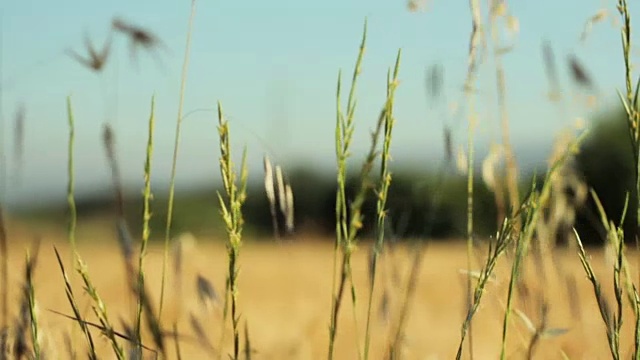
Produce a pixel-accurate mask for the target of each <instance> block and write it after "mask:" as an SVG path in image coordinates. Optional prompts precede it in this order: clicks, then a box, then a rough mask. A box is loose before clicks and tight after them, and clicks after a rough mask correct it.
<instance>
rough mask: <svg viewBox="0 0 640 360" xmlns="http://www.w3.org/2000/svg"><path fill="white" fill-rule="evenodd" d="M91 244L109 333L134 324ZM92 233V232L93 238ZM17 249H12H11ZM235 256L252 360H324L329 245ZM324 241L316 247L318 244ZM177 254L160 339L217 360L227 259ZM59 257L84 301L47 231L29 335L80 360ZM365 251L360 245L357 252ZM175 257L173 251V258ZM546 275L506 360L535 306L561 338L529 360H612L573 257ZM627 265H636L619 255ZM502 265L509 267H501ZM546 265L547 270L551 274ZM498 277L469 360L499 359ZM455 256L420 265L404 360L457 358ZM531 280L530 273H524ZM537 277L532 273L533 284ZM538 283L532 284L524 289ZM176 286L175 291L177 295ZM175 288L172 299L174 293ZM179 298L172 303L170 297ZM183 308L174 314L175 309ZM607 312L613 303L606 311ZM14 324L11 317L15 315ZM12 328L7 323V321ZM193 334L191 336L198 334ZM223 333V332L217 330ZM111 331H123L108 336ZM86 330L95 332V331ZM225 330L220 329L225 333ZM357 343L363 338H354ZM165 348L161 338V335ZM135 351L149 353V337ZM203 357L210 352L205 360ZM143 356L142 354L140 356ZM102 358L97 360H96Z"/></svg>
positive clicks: (517, 348)
mask: <svg viewBox="0 0 640 360" xmlns="http://www.w3.org/2000/svg"><path fill="white" fill-rule="evenodd" d="M95 228H96V229H95V230H96V231H95V232H94V236H91V235H90V234H91V229H90V228H83V229H82V231H80V233H82V234H84V236H83V239H82V241H79V244H78V251H79V253H80V254H81V256H82V258H83V260H84V261H85V263H86V264H87V266H88V271H89V274H90V275H91V277H92V280H93V283H94V285H95V286H96V288H97V290H98V292H99V293H100V295H101V297H102V299H103V301H104V302H105V304H106V306H107V308H108V312H109V315H110V317H111V319H112V321H113V323H114V324H119V319H130V318H131V317H132V315H131V314H133V312H134V306H135V298H134V297H132V296H131V295H130V291H129V289H128V288H127V281H126V280H125V279H126V276H127V275H126V271H125V267H124V263H123V261H122V256H121V253H120V251H119V249H118V247H117V244H116V243H115V240H114V238H111V237H110V236H109V235H110V234H109V231H108V229H100V227H99V226H95ZM99 229H100V230H99ZM9 230H10V234H13V233H15V234H17V235H16V236H15V237H13V241H12V244H13V245H12V246H11V247H10V251H11V252H10V268H11V270H12V271H11V279H10V280H11V284H12V286H11V287H10V288H11V290H12V291H11V293H10V298H11V299H12V300H14V301H15V302H14V303H15V304H19V303H20V285H21V283H22V281H23V279H22V277H23V275H22V273H23V270H22V269H23V267H24V254H25V250H26V248H27V247H28V246H29V238H30V237H31V238H33V234H30V232H29V231H28V230H26V229H25V228H24V227H19V226H13V227H10V229H9ZM19 237H21V238H19ZM250 240H251V239H248V241H247V242H246V243H245V245H244V247H243V262H242V266H241V273H240V274H241V275H240V280H239V282H240V289H241V290H240V293H239V305H240V308H241V309H242V310H241V323H243V324H244V323H245V320H246V321H247V324H248V331H249V338H250V346H251V349H252V352H253V358H255V359H323V358H325V357H326V356H327V342H328V316H327V314H328V313H329V311H330V296H331V295H330V294H331V276H330V274H331V270H332V258H333V257H332V254H333V247H332V245H331V242H330V241H326V240H327V239H318V238H313V237H311V236H300V237H298V238H295V239H293V240H292V241H290V242H283V243H274V242H273V241H271V242H270V241H263V242H251V241H250ZM323 240H324V241H323ZM176 241H177V242H176V243H180V244H182V257H183V261H184V267H183V271H182V276H181V280H178V279H176V276H175V272H172V273H171V274H170V275H169V279H168V281H169V287H168V289H169V290H168V293H167V304H166V309H165V313H164V315H163V324H164V326H163V327H164V329H165V330H166V331H167V332H170V329H172V324H173V323H174V321H175V320H176V319H178V320H179V321H178V333H179V334H180V335H179V336H180V339H181V340H180V344H181V345H180V347H181V349H180V350H181V352H182V357H183V358H184V359H195V358H217V357H218V355H219V353H218V350H219V349H218V346H219V343H220V334H221V328H222V313H221V311H222V310H221V309H222V303H220V302H219V301H220V298H221V295H222V294H223V289H224V281H225V271H226V269H227V259H226V256H227V254H226V250H225V247H224V245H223V243H222V242H221V241H216V239H195V238H194V237H193V236H190V235H189V234H184V235H183V236H181V237H179V240H176ZM54 245H55V246H56V247H57V248H58V250H59V251H60V254H61V255H62V257H63V260H64V263H65V267H66V268H67V272H69V273H70V274H71V278H72V281H71V282H72V284H73V287H74V290H75V292H76V294H81V293H82V283H81V281H80V279H79V278H78V276H77V275H76V274H74V273H72V272H71V271H70V270H71V269H73V267H72V263H71V261H70V260H71V253H70V249H69V247H68V246H67V245H66V240H65V238H64V234H63V233H62V232H60V233H59V234H56V232H54V231H50V232H49V233H46V234H44V236H43V238H42V243H41V248H40V253H39V257H38V263H37V267H36V269H35V276H34V287H35V289H36V294H35V296H36V299H37V303H36V308H37V312H38V320H39V326H40V328H41V329H42V331H41V334H43V335H42V337H41V343H42V347H43V354H44V355H46V356H47V358H50V359H52V358H66V357H67V356H68V355H69V346H70V345H69V344H72V345H71V346H73V347H76V346H77V347H78V348H77V349H76V351H79V352H78V354H79V358H83V356H82V352H81V349H83V348H84V346H85V344H84V343H83V338H82V337H81V333H80V331H79V330H78V329H79V328H78V326H77V323H76V322H74V321H73V320H70V319H67V318H64V317H62V316H61V315H59V314H56V313H54V312H52V311H51V310H54V311H57V312H61V313H64V314H68V315H71V314H72V312H71V309H70V307H69V304H68V302H67V299H66V297H65V293H64V286H63V279H62V275H61V271H60V268H59V266H58V264H57V262H56V260H55V259H56V257H55V254H54V251H53V246H54ZM367 246H368V245H367V244H364V243H363V244H361V247H362V248H363V249H364V250H366V247H367ZM174 252H175V248H174ZM558 252H559V253H558V254H557V257H556V260H555V261H556V263H560V265H561V266H560V267H558V268H557V270H558V271H556V270H554V269H556V267H554V266H548V267H547V270H548V272H547V274H548V276H547V278H548V281H549V282H548V283H547V285H546V286H544V287H543V286H542V285H541V284H540V274H539V273H536V274H534V273H530V274H528V275H529V276H527V278H528V279H529V280H528V281H527V282H526V284H527V287H526V288H527V289H528V291H527V294H525V293H521V294H520V295H521V296H519V297H517V299H516V305H515V307H514V308H515V309H516V311H517V313H518V314H525V315H524V317H522V316H515V317H512V318H511V319H512V324H511V327H510V333H509V356H508V358H510V359H518V358H526V351H525V350H526V349H527V348H528V346H529V343H530V341H531V339H532V336H533V333H532V332H530V330H529V329H528V327H527V324H526V321H527V320H525V319H529V321H531V322H533V324H532V325H533V326H534V327H535V326H536V324H537V322H539V321H540V316H539V312H540V303H539V302H538V299H539V297H540V296H542V295H543V294H544V296H546V298H547V302H548V303H549V313H548V328H550V329H551V328H553V329H564V330H567V332H566V333H563V334H560V335H557V336H553V337H551V338H542V339H541V340H540V345H539V348H538V349H537V350H536V352H535V356H534V358H537V359H561V358H563V356H567V357H569V358H571V359H606V358H609V356H610V353H609V349H608V347H607V340H606V336H605V328H604V325H603V322H602V319H601V318H600V315H599V313H598V307H597V304H596V302H595V298H594V296H593V288H592V286H591V284H590V283H589V281H588V280H587V279H586V277H585V275H584V270H583V269H582V268H581V265H580V263H579V260H578V257H577V255H576V254H575V253H572V252H570V251H569V250H566V251H561V250H558ZM588 252H589V254H590V255H591V256H592V263H593V265H594V268H595V270H596V273H597V275H598V276H599V278H600V279H601V281H602V284H603V288H604V291H605V294H607V295H608V296H611V297H610V299H613V297H612V293H613V292H612V289H613V287H612V282H611V281H610V280H609V279H612V273H611V270H610V269H611V267H610V266H608V265H606V264H605V258H604V254H603V251H601V250H600V249H590V250H588ZM367 254H368V252H367V251H358V252H357V253H356V255H354V256H355V258H354V263H353V264H352V265H353V271H354V281H355V282H356V284H357V289H358V290H359V292H361V293H359V294H358V295H359V298H360V299H364V298H365V297H364V294H365V291H366V289H367V288H368V270H367V268H368V257H367ZM389 254H391V253H389V252H387V253H385V255H384V256H383V260H382V261H383V266H382V269H381V274H382V275H381V276H380V277H379V278H378V279H379V282H378V283H377V284H376V297H375V301H374V308H375V310H374V312H373V327H372V343H371V344H372V345H371V347H372V351H371V354H370V356H373V358H382V357H383V355H384V354H385V350H386V347H387V345H388V341H389V337H390V335H391V334H393V331H394V328H395V327H396V324H397V317H398V310H399V306H400V304H399V300H400V299H401V298H403V294H404V289H405V287H406V283H407V274H408V270H409V266H410V263H411V261H410V257H409V256H408V255H409V248H407V247H401V246H399V247H398V248H396V249H395V251H394V252H393V256H391V255H389ZM627 256H628V258H630V259H634V258H635V254H634V253H632V252H630V253H628V255H627ZM504 260H507V258H505V259H504ZM549 264H551V262H550V263H549ZM505 265H508V264H507V263H506V262H505V261H502V262H501V263H500V264H499V265H498V268H497V271H496V277H495V279H493V280H494V281H492V282H491V283H490V285H489V286H487V288H486V289H485V291H486V294H485V297H484V300H483V303H482V305H481V307H480V310H479V312H478V313H477V315H476V316H475V317H474V322H473V336H474V338H473V341H474V358H475V359H495V358H497V357H498V355H499V353H500V340H501V330H502V319H503V316H504V305H503V304H504V302H505V299H506V288H507V286H508V275H509V274H508V268H507V267H506V266H505ZM465 266H466V252H465V246H464V244H463V243H462V242H460V243H455V242H454V243H437V242H436V243H430V244H429V245H427V246H426V247H425V248H424V250H423V261H422V265H421V270H420V275H419V277H418V280H417V284H416V292H415V296H414V298H413V300H412V303H411V310H410V311H411V313H410V318H409V320H408V322H407V325H406V330H405V337H404V340H403V342H402V344H403V351H402V354H403V358H405V359H450V358H452V357H454V356H455V353H456V349H457V345H458V342H459V341H460V324H461V323H462V321H463V316H464V312H465V311H466V305H465V301H464V300H465V291H466V287H465V286H466V275H465V272H464V271H462V270H463V269H465ZM161 267H162V247H161V246H151V248H150V249H149V253H148V256H147V258H146V262H145V269H146V276H147V284H148V286H149V289H150V292H151V294H152V297H153V299H157V298H158V289H159V288H160V278H161V276H160V275H161V271H160V270H161ZM532 269H533V268H532ZM537 271H538V270H535V272H537ZM198 275H201V276H203V277H204V278H206V279H208V280H209V281H210V282H211V284H212V285H213V286H214V288H215V290H216V291H217V296H218V297H217V300H218V301H213V302H210V303H207V302H202V301H200V297H199V292H198V289H197V285H196V278H197V276H198ZM534 278H535V279H538V280H531V279H534ZM571 278H573V279H575V285H576V286H575V289H573V288H572V287H571V286H568V285H567V284H568V282H567V279H571ZM178 284H180V285H178ZM179 286H180V287H181V290H179ZM179 291H182V296H180V295H179V293H178V292H179ZM385 291H386V292H387V294H388V302H387V304H388V305H387V306H383V304H382V301H381V299H382V295H383V293H384V292H385ZM78 298H79V299H81V301H80V303H81V309H82V310H83V311H85V314H86V315H87V318H86V320H88V321H95V318H94V317H93V316H92V314H91V310H90V308H89V306H88V305H89V298H88V296H86V295H85V294H82V295H80V296H78ZM177 298H181V299H182V302H181V303H180V304H179V303H177V302H176V300H177ZM612 301H613V300H612ZM11 310H12V316H17V310H18V309H17V306H15V307H14V308H13V309H11ZM356 314H357V316H358V319H359V320H360V324H362V321H363V319H365V315H366V304H365V301H360V302H359V304H358V308H357V312H356ZM625 316H626V319H627V321H626V322H625V325H624V327H623V331H622V334H621V336H622V347H621V348H622V351H623V354H624V353H626V352H630V351H631V350H632V345H633V344H632V342H631V340H632V338H633V336H632V335H633V314H632V313H631V312H630V311H629V312H628V313H625ZM192 318H196V319H197V323H198V324H199V325H200V326H201V328H202V330H203V332H204V334H206V337H207V339H208V341H209V342H210V344H209V345H205V343H203V342H202V340H199V339H198V336H197V332H196V331H195V329H194V324H193V320H192ZM12 320H13V319H12ZM353 324H354V322H353V312H352V310H351V305H350V303H349V302H348V303H346V305H345V307H344V310H343V311H342V313H341V318H340V321H339V332H340V334H341V336H339V337H338V339H337V343H336V349H335V351H336V354H335V355H336V358H338V359H357V358H358V353H357V349H358V348H361V347H362V336H360V337H361V338H360V339H359V342H358V344H359V345H358V346H356V341H358V339H356V336H355V332H356V329H355V328H354V326H353ZM196 326H197V325H196ZM227 327H230V325H229V326H227ZM115 328H116V330H120V331H122V329H123V327H122V326H120V325H115ZM94 330H95V329H94ZM227 330H230V329H227ZM359 331H360V335H362V329H360V330H359ZM95 333H96V339H99V340H97V342H96V348H97V350H98V352H99V354H100V355H101V356H104V358H109V356H112V354H111V349H110V347H109V345H108V342H107V341H106V340H105V339H104V338H99V337H98V331H95ZM167 336H171V335H167ZM144 341H145V342H150V339H149V338H148V337H146V338H145V340H144ZM231 345H232V344H231V339H230V336H227V337H226V340H225V342H224V347H223V352H222V353H223V358H224V357H226V355H224V354H226V353H228V352H230V351H231ZM169 346H170V347H169V350H168V355H169V358H176V357H175V352H174V351H173V348H172V346H173V345H172V344H169ZM208 346H212V347H213V348H214V349H215V350H213V351H212V350H211V349H208ZM147 355H148V356H151V353H147ZM101 358H102V357H101Z"/></svg>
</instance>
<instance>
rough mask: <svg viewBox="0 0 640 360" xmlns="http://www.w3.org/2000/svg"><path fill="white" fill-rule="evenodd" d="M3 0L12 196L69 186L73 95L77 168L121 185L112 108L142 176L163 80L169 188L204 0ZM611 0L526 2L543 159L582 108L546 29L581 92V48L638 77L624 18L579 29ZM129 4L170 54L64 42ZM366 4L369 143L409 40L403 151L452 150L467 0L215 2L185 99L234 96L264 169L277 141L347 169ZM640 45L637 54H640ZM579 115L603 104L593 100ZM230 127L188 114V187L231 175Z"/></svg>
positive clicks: (230, 102)
mask: <svg viewBox="0 0 640 360" xmlns="http://www.w3.org/2000/svg"><path fill="white" fill-rule="evenodd" d="M483 6H485V2H483ZM631 6H632V9H631V11H632V17H634V18H635V19H639V20H637V22H638V23H639V24H640V7H638V6H637V4H635V3H633V2H631ZM0 7H1V12H2V13H1V16H2V20H1V21H0V23H1V24H2V25H1V27H2V28H1V30H2V40H3V41H2V54H1V56H2V57H1V60H2V63H1V68H2V76H1V81H2V85H3V93H2V101H3V107H2V109H3V115H4V122H5V124H4V129H5V134H3V136H4V140H5V141H4V143H5V145H4V146H5V149H6V151H7V153H6V154H7V160H8V166H9V167H8V169H9V172H10V173H11V172H12V169H13V168H14V166H13V164H12V163H11V157H12V153H11V148H12V146H13V145H12V135H11V129H12V127H13V125H12V122H13V117H14V115H13V114H14V112H15V111H16V108H17V106H18V104H20V103H24V105H25V107H26V109H27V117H26V129H25V130H26V131H25V133H26V138H25V144H26V146H25V158H24V160H25V163H24V172H23V178H22V180H21V181H20V182H9V184H8V185H9V189H10V191H9V193H8V194H7V197H8V198H7V199H8V201H9V202H11V203H15V202H19V201H25V200H29V199H33V198H34V197H36V196H45V197H56V198H58V197H60V196H62V195H63V194H64V191H65V183H66V151H67V150H66V146H67V145H66V144H67V131H68V130H67V122H66V121H67V120H66V105H65V101H66V97H67V96H68V95H71V96H72V101H73V104H74V109H75V118H76V124H77V128H76V139H77V143H76V169H77V181H78V186H79V188H80V189H81V190H83V189H84V190H87V189H91V188H100V187H107V186H109V173H108V171H107V168H106V163H105V156H104V151H103V149H102V147H101V144H100V132H101V128H102V124H103V123H104V122H105V121H110V122H111V124H113V126H114V127H115V130H116V136H117V145H118V155H119V158H120V161H121V166H122V171H123V173H124V178H125V180H126V182H127V183H128V184H129V185H132V186H139V184H141V182H142V168H143V161H144V150H145V145H146V144H145V142H146V137H147V119H148V117H149V110H150V99H151V96H152V95H154V94H155V96H156V121H157V125H156V133H155V137H156V150H155V164H154V167H153V172H154V177H153V179H154V181H156V184H158V186H160V187H159V188H157V189H156V191H158V192H164V191H165V187H164V184H166V180H167V179H168V176H169V170H170V162H171V155H172V151H173V137H174V130H175V121H176V117H177V105H178V90H179V85H180V73H181V66H182V59H183V52H184V45H185V36H186V29H187V20H188V16H189V11H190V2H189V1H187V0H183V1H151V0H137V1H124V0H111V1H100V2H98V1H89V0H62V1H55V2H52V1H51V2H50V1H35V0H23V1H4V2H2V4H1V5H0ZM603 8H604V9H607V10H608V11H609V13H610V15H612V17H615V18H618V14H617V12H616V9H615V4H614V2H613V1H606V2H603V1H596V0H563V1H552V0H540V1H535V2H511V4H510V11H511V13H512V14H513V15H514V16H516V17H517V18H518V20H519V22H520V33H519V35H518V36H517V40H516V45H515V49H514V50H513V51H512V52H511V53H510V54H508V55H506V56H505V57H504V60H503V61H504V65H505V70H506V77H507V88H508V94H507V102H508V104H509V105H508V106H509V108H508V109H509V115H510V117H511V124H512V125H511V126H512V137H513V142H514V143H515V144H516V148H517V149H518V150H519V153H522V156H527V157H528V158H530V159H535V158H540V159H543V157H544V155H545V154H546V151H547V148H548V146H549V143H550V141H551V139H552V136H553V134H555V133H557V131H558V130H559V129H561V128H562V127H563V126H567V125H568V124H569V123H570V120H571V117H567V118H562V117H560V115H559V113H558V112H557V111H556V110H555V108H554V107H553V105H552V104H550V103H549V102H548V101H546V99H545V92H546V91H547V85H546V83H547V82H546V78H545V75H544V68H543V64H542V60H541V59H542V57H541V52H540V47H541V43H542V41H543V39H549V40H550V41H551V43H552V45H553V48H554V50H555V51H556V56H557V60H558V66H559V68H560V70H561V71H562V72H563V77H562V80H563V86H564V89H565V90H566V91H567V93H566V94H565V95H566V96H567V97H570V96H571V94H572V93H571V91H572V90H571V89H572V88H571V87H570V86H569V83H568V81H567V80H568V76H566V69H567V67H566V65H565V64H566V62H565V59H566V56H567V55H568V54H570V53H576V54H577V55H578V56H579V57H580V59H581V60H582V61H583V63H584V64H585V65H586V67H587V68H588V69H589V71H590V73H591V74H592V75H593V76H594V78H595V79H596V82H597V84H598V87H599V89H600V91H601V93H602V94H603V97H602V104H603V106H607V105H610V104H612V103H614V101H615V89H621V88H622V86H623V69H622V61H621V60H622V58H621V50H620V47H621V45H620V35H619V31H618V29H617V28H615V27H614V26H613V25H612V24H611V21H610V20H607V21H604V22H601V23H599V24H596V25H595V26H594V28H593V30H592V33H591V35H590V36H589V38H588V39H587V41H586V43H580V42H579V37H580V33H581V32H582V29H583V27H584V23H585V21H586V20H587V19H588V18H589V17H591V16H592V15H594V14H595V13H596V12H597V11H598V10H600V9H603ZM114 16H120V17H122V18H124V19H126V20H129V21H131V22H132V23H134V24H137V25H140V26H142V27H145V28H147V29H149V30H151V31H153V32H154V33H155V34H156V35H157V36H158V37H160V38H161V39H162V41H163V43H164V44H165V45H166V50H162V49H161V50H160V52H159V54H160V56H158V57H154V56H153V54H151V55H150V54H147V53H145V52H140V53H139V56H138V65H137V66H135V65H134V64H132V63H131V61H130V58H129V53H128V44H127V43H126V40H125V39H123V38H120V37H118V38H115V42H114V47H113V49H112V50H113V54H112V55H114V56H113V58H112V59H110V62H109V63H108V65H107V67H106V69H105V72H104V73H102V74H100V75H97V74H94V73H91V72H89V71H87V70H86V69H85V68H82V67H80V66H79V65H78V64H77V63H75V62H74V61H73V60H71V59H70V58H69V57H68V56H67V55H66V54H65V53H64V51H65V50H66V49H74V50H76V51H78V52H82V45H83V36H84V34H85V33H87V34H89V35H90V37H91V38H92V39H93V41H94V42H95V43H96V45H97V46H100V45H101V44H102V42H103V41H104V39H105V38H106V35H107V32H108V29H109V25H110V22H111V19H112V18H113V17H114ZM365 17H367V18H368V21H369V32H368V46H367V52H366V55H365V59H364V64H363V74H362V78H361V82H360V86H359V90H358V93H357V96H358V100H359V101H358V106H359V110H358V113H357V118H356V121H357V123H356V131H357V134H356V136H355V140H356V141H355V144H354V153H355V154H356V158H357V156H358V155H360V154H361V153H362V151H364V150H365V149H366V147H367V146H368V136H369V135H368V131H369V130H370V129H371V127H372V126H373V122H374V121H375V118H376V115H377V113H378V112H379V109H380V107H381V105H382V103H383V100H384V94H385V79H386V71H387V68H388V67H389V66H391V65H393V61H394V59H395V56H396V52H397V50H398V48H402V51H403V58H402V64H401V69H400V78H401V85H400V88H399V89H398V92H397V99H396V115H397V123H396V129H395V136H394V144H393V149H392V151H393V152H394V153H395V156H394V160H395V163H396V165H402V164H403V163H409V162H411V163H413V164H418V163H423V164H424V166H425V168H427V167H428V166H429V164H430V163H431V162H432V161H433V160H434V159H438V158H440V157H441V156H442V153H443V151H442V126H443V123H445V124H446V123H451V124H456V122H455V121H454V120H452V119H451V118H450V117H443V116H442V114H445V113H447V108H448V106H449V104H448V103H453V102H458V103H459V102H460V101H461V100H462V97H461V86H462V83H463V81H464V76H465V71H466V61H467V48H468V38H469V32H470V28H471V23H470V13H469V9H468V2H467V1H453V0H430V1H428V2H427V6H426V11H422V12H416V13H412V12H409V11H408V10H407V6H406V3H405V2H404V1H400V0H367V1H364V0H352V1H342V0H325V1H317V2H308V1H299V0H298V1H292V0H272V1H266V2H253V3H251V2H240V1H224V2H223V1H199V2H198V5H197V14H196V18H195V25H194V32H193V45H192V51H191V63H190V68H189V77H188V81H187V91H186V101H185V112H189V111H191V110H194V109H213V108H214V107H215V105H216V102H217V101H218V100H219V101H221V102H222V104H223V107H224V109H225V112H226V114H227V115H228V118H229V120H230V124H231V129H232V141H233V143H234V145H236V146H237V147H236V152H237V153H238V154H239V153H240V150H241V146H242V145H243V144H246V145H247V146H248V150H249V160H250V165H251V170H252V174H253V175H254V176H257V177H260V176H261V175H262V173H261V159H262V156H263V155H264V154H265V153H266V152H269V153H270V154H271V156H272V157H274V158H275V159H276V161H278V162H281V163H284V164H287V165H288V166H293V165H305V164H306V165H310V166H317V167H324V168H327V169H329V170H332V169H333V168H332V162H333V160H334V149H333V146H334V145H333V144H334V142H333V136H334V124H335V87H336V78H337V73H338V70H339V69H343V72H344V74H345V84H347V85H348V84H349V81H348V79H349V78H350V76H351V72H352V69H353V64H354V61H355V58H356V54H357V50H358V45H359V41H360V38H361V34H362V27H363V22H364V19H365ZM636 28H637V27H636ZM635 38H636V39H637V37H635ZM638 55H640V53H638V52H634V53H633V59H634V61H636V60H637V59H638ZM155 59H160V61H157V60H155ZM436 63H439V64H442V65H443V67H444V70H445V72H444V80H445V87H444V90H445V102H444V103H441V104H439V106H437V107H435V108H433V107H429V105H428V103H427V101H426V91H425V86H424V84H425V71H426V68H427V67H428V66H430V65H432V64H436ZM493 70H494V67H493V63H492V62H491V61H490V60H489V61H488V62H486V63H485V64H484V65H483V67H482V69H481V77H480V93H479V101H480V103H481V104H484V105H486V106H483V107H482V108H481V110H480V115H481V120H480V121H481V122H480V127H479V128H478V133H477V134H478V139H479V143H480V146H483V145H486V144H487V142H488V141H489V140H490V139H491V138H496V137H497V136H498V134H499V130H498V128H497V127H496V124H497V120H496V119H495V116H496V115H497V108H496V106H495V103H496V101H495V82H494V73H493ZM460 104H461V105H462V103H460ZM568 114H569V115H570V116H578V115H581V116H586V117H588V116H589V112H588V111H585V110H584V108H583V107H578V106H574V107H571V108H570V111H569V112H568ZM457 124H458V126H457V127H455V128H454V129H455V133H454V135H455V136H456V137H457V143H462V142H463V141H464V136H465V132H466V130H465V126H466V125H465V121H464V119H461V120H460V121H458V122H457ZM215 126H216V117H215V113H214V112H213V111H201V112H197V113H194V114H193V115H191V116H190V117H189V118H187V120H185V122H184V127H183V137H182V148H181V152H180V155H179V156H180V157H179V163H178V179H177V181H178V185H179V186H188V185H190V184H195V183H198V184H204V183H207V182H217V181H218V179H219V175H218V168H217V157H218V148H217V146H218V142H217V138H216V134H217V133H216V127H215ZM535 149H540V150H539V153H538V152H537V150H535ZM538 155H539V156H538ZM430 161H431V162H430Z"/></svg>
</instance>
